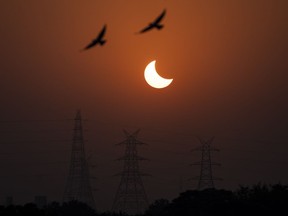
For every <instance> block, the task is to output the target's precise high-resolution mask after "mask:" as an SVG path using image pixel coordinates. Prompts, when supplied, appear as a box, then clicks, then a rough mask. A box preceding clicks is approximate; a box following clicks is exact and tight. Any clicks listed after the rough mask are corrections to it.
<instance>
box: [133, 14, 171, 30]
mask: <svg viewBox="0 0 288 216" xmlns="http://www.w3.org/2000/svg"><path fill="white" fill-rule="evenodd" d="M165 14H166V10H164V11H163V12H162V13H161V14H160V15H159V16H158V17H157V18H156V19H155V20H154V21H153V22H152V23H150V24H149V25H148V26H147V27H145V28H144V29H142V30H141V31H140V32H138V33H140V34H141V33H144V32H147V31H149V30H151V29H153V28H157V29H158V30H160V29H162V28H163V27H164V25H161V24H160V22H161V20H162V19H163V17H164V16H165Z"/></svg>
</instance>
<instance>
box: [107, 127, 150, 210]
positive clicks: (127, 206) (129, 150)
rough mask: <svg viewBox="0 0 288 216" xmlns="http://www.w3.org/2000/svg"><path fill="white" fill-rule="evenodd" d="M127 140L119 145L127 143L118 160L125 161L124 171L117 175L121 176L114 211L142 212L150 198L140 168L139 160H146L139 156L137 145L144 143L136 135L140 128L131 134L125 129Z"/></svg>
mask: <svg viewBox="0 0 288 216" xmlns="http://www.w3.org/2000/svg"><path fill="white" fill-rule="evenodd" d="M124 133H125V135H126V140H125V141H123V142H121V143H119V144H117V145H126V149H125V155H124V156H123V157H121V158H119V159H118V160H121V161H124V167H123V171H122V172H120V173H119V174H117V175H120V176H121V181H120V184H119V186H118V189H117V192H116V196H115V199H114V202H113V206H112V211H113V212H122V213H126V214H131V215H135V214H141V213H144V210H145V209H146V208H147V207H148V198H147V195H146V192H145V189H144V185H143V182H142V179H141V176H144V175H147V174H143V173H141V172H140V170H139V163H138V162H139V161H140V160H146V159H145V158H143V157H140V156H138V152H137V145H143V144H144V143H142V142H141V141H139V140H137V139H136V137H137V135H138V133H139V130H138V131H136V132H134V133H132V134H129V133H128V132H127V131H125V130H124Z"/></svg>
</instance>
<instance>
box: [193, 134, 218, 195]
mask: <svg viewBox="0 0 288 216" xmlns="http://www.w3.org/2000/svg"><path fill="white" fill-rule="evenodd" d="M199 140H200V142H201V144H202V145H201V146H199V147H197V148H195V149H193V150H192V151H201V152H202V159H201V161H200V162H196V163H193V164H191V165H198V166H201V170H200V176H199V177H195V178H193V180H198V187H197V189H198V190H202V189H206V188H214V187H215V186H214V180H221V179H220V178H215V177H213V175H212V166H215V165H216V166H220V164H219V163H213V162H212V161H211V151H219V149H216V148H211V143H212V142H213V140H214V137H212V138H210V139H208V140H203V139H201V138H199Z"/></svg>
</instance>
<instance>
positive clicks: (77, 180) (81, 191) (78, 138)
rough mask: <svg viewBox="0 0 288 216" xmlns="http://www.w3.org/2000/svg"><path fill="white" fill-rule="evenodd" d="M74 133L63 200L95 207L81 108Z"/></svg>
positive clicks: (77, 115) (76, 118)
mask: <svg viewBox="0 0 288 216" xmlns="http://www.w3.org/2000/svg"><path fill="white" fill-rule="evenodd" d="M74 121H75V126H74V135H73V142H72V151H71V162H70V169H69V174H68V178H67V184H66V188H65V191H64V196H63V201H64V202H69V201H73V200H76V201H80V202H83V203H86V204H87V205H89V206H90V207H92V208H95V202H94V198H93V193H92V188H91V185H90V175H89V166H88V163H87V160H86V156H85V149H84V138H83V129H82V119H81V112H80V110H78V111H77V113H76V117H75V119H74Z"/></svg>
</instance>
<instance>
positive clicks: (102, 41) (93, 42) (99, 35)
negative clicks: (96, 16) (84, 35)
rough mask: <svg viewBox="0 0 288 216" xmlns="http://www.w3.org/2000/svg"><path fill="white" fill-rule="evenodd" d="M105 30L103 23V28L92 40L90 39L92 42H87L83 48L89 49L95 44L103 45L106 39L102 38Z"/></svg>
mask: <svg viewBox="0 0 288 216" xmlns="http://www.w3.org/2000/svg"><path fill="white" fill-rule="evenodd" d="M105 32H106V25H104V27H103V29H102V30H101V32H100V33H99V34H98V36H97V37H96V38H95V39H94V40H92V42H91V43H90V44H88V45H87V46H86V47H85V48H84V49H83V50H87V49H90V48H92V47H94V46H96V45H97V44H100V46H103V45H104V44H105V43H106V40H104V39H103V37H104V35H105Z"/></svg>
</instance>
